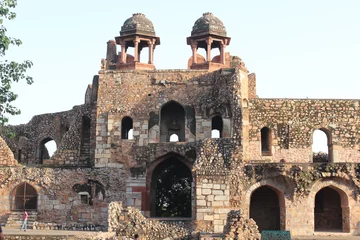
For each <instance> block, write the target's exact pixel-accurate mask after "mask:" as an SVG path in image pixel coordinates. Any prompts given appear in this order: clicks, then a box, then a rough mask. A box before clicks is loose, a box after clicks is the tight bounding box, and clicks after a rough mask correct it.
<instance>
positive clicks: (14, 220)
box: [5, 211, 37, 228]
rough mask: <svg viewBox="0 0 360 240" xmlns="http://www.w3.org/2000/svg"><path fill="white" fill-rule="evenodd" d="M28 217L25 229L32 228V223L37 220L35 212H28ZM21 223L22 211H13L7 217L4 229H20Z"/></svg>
mask: <svg viewBox="0 0 360 240" xmlns="http://www.w3.org/2000/svg"><path fill="white" fill-rule="evenodd" d="M28 214H29V217H28V221H27V228H32V225H33V223H34V222H35V221H36V219H37V212H36V211H28ZM22 223H23V212H22V211H13V212H11V214H10V215H9V217H8V219H7V221H6V224H5V226H6V227H14V228H20V227H21V225H22Z"/></svg>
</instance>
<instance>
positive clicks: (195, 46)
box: [191, 44, 197, 64]
mask: <svg viewBox="0 0 360 240" xmlns="http://www.w3.org/2000/svg"><path fill="white" fill-rule="evenodd" d="M191 49H192V63H193V64H196V63H197V59H196V55H197V44H192V45H191Z"/></svg>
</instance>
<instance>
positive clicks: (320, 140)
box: [312, 128, 332, 162]
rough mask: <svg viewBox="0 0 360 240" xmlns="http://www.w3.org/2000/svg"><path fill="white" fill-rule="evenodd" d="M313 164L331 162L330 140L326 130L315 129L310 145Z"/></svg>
mask: <svg viewBox="0 0 360 240" xmlns="http://www.w3.org/2000/svg"><path fill="white" fill-rule="evenodd" d="M312 155H313V162H332V139H331V133H330V132H329V131H328V130H327V129H323V128H321V129H316V130H315V131H314V133H313V144H312Z"/></svg>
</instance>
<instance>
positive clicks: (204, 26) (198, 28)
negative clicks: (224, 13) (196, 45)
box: [191, 12, 226, 37]
mask: <svg viewBox="0 0 360 240" xmlns="http://www.w3.org/2000/svg"><path fill="white" fill-rule="evenodd" d="M203 34H214V35H218V36H223V37H226V29H225V26H224V24H223V22H222V21H221V20H220V19H218V18H217V17H215V16H214V15H213V14H212V13H209V12H207V13H204V14H203V15H202V17H201V18H199V19H198V20H196V22H195V24H194V26H193V30H192V31H191V36H197V35H203Z"/></svg>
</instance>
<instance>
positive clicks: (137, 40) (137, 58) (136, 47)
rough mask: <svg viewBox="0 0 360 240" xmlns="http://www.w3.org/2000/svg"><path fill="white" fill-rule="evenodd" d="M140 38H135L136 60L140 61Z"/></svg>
mask: <svg viewBox="0 0 360 240" xmlns="http://www.w3.org/2000/svg"><path fill="white" fill-rule="evenodd" d="M139 42H140V40H139V39H137V38H136V39H135V40H134V62H138V61H139Z"/></svg>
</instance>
